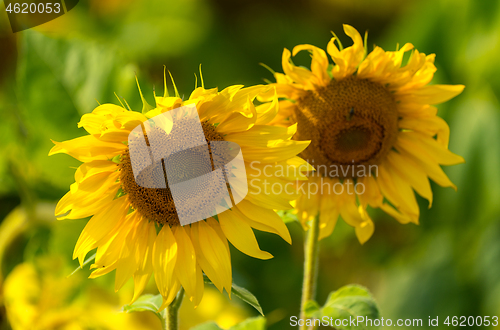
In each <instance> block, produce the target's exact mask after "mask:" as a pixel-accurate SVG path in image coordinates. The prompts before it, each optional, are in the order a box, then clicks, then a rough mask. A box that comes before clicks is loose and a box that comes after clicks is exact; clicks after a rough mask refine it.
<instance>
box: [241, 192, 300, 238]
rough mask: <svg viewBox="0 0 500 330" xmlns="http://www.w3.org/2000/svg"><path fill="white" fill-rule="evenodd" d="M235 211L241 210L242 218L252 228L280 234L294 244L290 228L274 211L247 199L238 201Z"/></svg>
mask: <svg viewBox="0 0 500 330" xmlns="http://www.w3.org/2000/svg"><path fill="white" fill-rule="evenodd" d="M233 211H235V212H241V213H242V214H241V218H242V219H243V220H244V221H245V222H247V223H248V224H249V225H250V226H251V227H252V228H255V229H257V230H262V231H265V232H268V233H273V234H276V235H279V236H281V238H283V239H284V240H285V241H286V242H287V243H288V244H292V238H291V237H290V233H289V232H288V228H287V227H286V225H285V223H284V222H283V220H281V218H280V217H279V216H278V215H277V214H276V213H275V212H274V211H272V210H269V209H264V208H262V207H259V206H258V205H255V204H252V203H250V202H248V201H246V200H243V201H241V202H240V203H238V205H236V207H235V208H234V209H233Z"/></svg>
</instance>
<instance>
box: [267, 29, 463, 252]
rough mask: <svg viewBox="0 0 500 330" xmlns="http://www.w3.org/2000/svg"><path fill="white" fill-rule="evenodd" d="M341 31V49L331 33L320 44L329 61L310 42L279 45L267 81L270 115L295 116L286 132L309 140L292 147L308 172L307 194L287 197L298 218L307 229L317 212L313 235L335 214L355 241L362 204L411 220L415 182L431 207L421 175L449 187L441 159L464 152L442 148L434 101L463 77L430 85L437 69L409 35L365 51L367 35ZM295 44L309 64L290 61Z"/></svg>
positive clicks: (285, 119) (365, 230)
mask: <svg viewBox="0 0 500 330" xmlns="http://www.w3.org/2000/svg"><path fill="white" fill-rule="evenodd" d="M344 31H345V33H346V34H347V35H348V36H349V37H350V38H351V39H352V40H353V45H352V46H350V47H347V48H343V47H342V44H341V43H340V41H339V40H338V38H337V37H336V36H335V35H334V37H333V38H332V39H331V40H330V42H329V43H328V46H327V52H328V54H329V55H330V57H331V59H332V60H333V62H334V64H333V65H332V64H330V63H329V60H328V58H327V55H326V53H325V51H324V50H322V49H320V48H318V47H315V46H312V45H298V46H296V47H295V48H294V49H293V52H290V51H289V50H288V49H285V50H284V51H283V56H282V66H283V72H284V73H274V72H273V73H274V77H275V79H276V83H272V84H271V86H274V87H275V88H276V91H277V93H278V96H279V97H280V98H282V99H281V101H280V112H279V114H278V116H277V117H276V118H275V119H274V120H273V124H277V125H283V126H288V125H292V124H297V125H298V127H297V134H296V135H295V136H294V139H296V140H310V141H311V144H310V145H309V146H308V147H307V148H306V149H305V150H304V151H303V152H302V153H301V156H302V157H303V158H304V159H305V160H307V161H308V162H309V163H310V164H311V165H313V166H314V167H315V168H316V171H315V172H313V173H311V174H310V175H309V181H307V182H303V183H302V184H303V187H302V190H303V191H305V192H306V193H302V195H301V196H300V197H299V199H298V200H297V201H296V211H297V212H298V215H299V219H300V221H301V222H302V224H303V226H304V227H305V228H306V229H307V228H308V225H307V223H308V222H309V221H311V220H312V219H314V218H315V217H316V216H318V215H319V229H320V232H319V239H322V238H324V237H327V236H329V235H330V234H331V233H332V231H333V229H334V227H335V224H336V222H337V219H338V217H339V215H340V216H341V217H342V219H343V220H344V221H345V222H346V223H348V224H349V225H351V226H353V227H354V228H355V232H356V235H357V237H358V240H359V241H360V242H361V243H364V242H366V241H367V240H368V239H369V238H370V237H371V235H372V234H373V232H374V224H373V222H372V220H371V218H370V216H369V214H368V213H367V211H366V210H367V207H368V206H370V207H372V208H380V209H382V210H383V211H385V212H386V213H387V214H389V215H390V216H392V217H393V218H395V219H397V220H398V221H399V222H401V223H409V222H412V223H415V224H418V221H419V207H418V204H417V201H416V198H415V194H414V191H416V192H417V193H418V194H419V195H420V196H422V197H423V198H425V199H427V200H428V201H429V207H430V206H431V205H432V190H431V186H430V183H429V179H431V180H433V181H434V182H436V183H437V184H439V185H440V186H442V187H453V188H455V189H456V187H455V186H454V185H453V183H452V182H451V181H450V180H449V179H448V177H447V176H446V174H445V173H444V172H443V170H442V169H441V167H440V165H455V164H459V163H462V162H464V159H463V158H462V157H460V156H458V155H456V154H454V153H452V152H451V151H449V150H448V141H449V135H450V130H449V127H448V125H447V123H446V122H445V121H444V120H443V119H442V118H440V117H438V116H437V109H436V107H434V106H433V105H435V104H439V103H442V102H445V101H447V100H449V99H451V98H453V97H455V96H457V95H458V94H460V93H461V92H462V90H463V89H464V86H463V85H429V83H430V82H431V80H432V78H433V75H434V72H435V71H436V67H435V66H434V59H435V55H434V54H431V55H425V54H423V53H420V52H419V51H418V50H416V49H414V47H413V45H412V44H409V43H407V44H405V45H404V46H403V47H401V48H400V49H399V50H396V51H384V50H383V49H382V48H380V47H375V48H374V50H373V51H372V52H370V53H368V54H367V52H368V50H367V46H366V40H367V38H366V35H365V40H364V42H363V39H362V38H361V35H360V34H359V33H358V31H357V30H356V29H354V28H353V27H352V26H349V25H344ZM336 42H337V44H338V46H337V45H336ZM303 50H306V51H309V52H310V53H311V57H312V61H311V69H310V70H309V69H307V68H304V67H299V66H295V65H294V64H293V63H292V62H291V56H292V55H293V56H295V55H296V54H297V53H299V52H300V51H303ZM407 52H410V56H409V59H408V60H407V62H406V63H405V64H403V57H404V55H405V54H406V53H407ZM269 96H270V97H272V96H273V95H272V94H270V95H269ZM262 100H263V101H266V96H264V97H262ZM304 187H305V188H304ZM318 187H319V188H321V189H318ZM328 187H329V188H328ZM312 188H313V189H312ZM356 188H357V189H356Z"/></svg>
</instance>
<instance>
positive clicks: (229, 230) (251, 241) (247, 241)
mask: <svg viewBox="0 0 500 330" xmlns="http://www.w3.org/2000/svg"><path fill="white" fill-rule="evenodd" d="M219 223H220V227H221V228H222V231H223V232H224V234H225V235H226V237H227V239H228V240H229V242H231V244H233V246H234V247H235V248H237V249H238V250H240V251H241V252H243V253H245V254H247V255H249V256H251V257H254V258H258V259H264V260H266V259H270V258H272V257H273V256H272V254H270V253H269V252H266V251H262V250H261V249H260V248H259V244H258V243H257V239H256V238H255V234H254V233H253V231H252V228H251V227H250V225H248V224H247V223H246V222H245V221H243V220H242V219H241V218H240V217H238V216H237V214H235V212H233V211H231V210H227V211H225V212H223V213H221V214H219Z"/></svg>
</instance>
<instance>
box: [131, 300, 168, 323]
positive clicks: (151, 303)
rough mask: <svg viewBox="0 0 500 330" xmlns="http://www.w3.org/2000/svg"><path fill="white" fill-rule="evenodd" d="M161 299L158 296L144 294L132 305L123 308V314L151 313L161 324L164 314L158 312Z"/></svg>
mask: <svg viewBox="0 0 500 330" xmlns="http://www.w3.org/2000/svg"><path fill="white" fill-rule="evenodd" d="M162 301H163V298H162V296H161V295H160V294H157V295H156V296H155V295H152V294H145V295H142V296H140V297H139V299H137V300H136V301H135V302H134V303H133V304H130V305H125V306H123V312H127V313H131V312H145V311H149V312H153V313H154V314H155V315H156V316H157V317H158V318H159V319H160V320H161V321H162V322H164V321H165V320H164V313H162V312H158V309H160V306H161V304H162Z"/></svg>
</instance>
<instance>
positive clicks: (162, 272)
mask: <svg viewBox="0 0 500 330" xmlns="http://www.w3.org/2000/svg"><path fill="white" fill-rule="evenodd" d="M177 255H178V245H177V242H176V240H175V237H174V235H173V234H172V231H171V230H170V227H169V226H163V228H162V229H161V230H160V232H159V233H158V236H157V237H156V240H155V243H154V246H153V268H154V276H155V281H156V285H157V286H158V290H159V291H160V294H161V295H162V297H163V305H162V306H161V308H160V309H163V308H165V307H166V306H168V305H169V304H170V303H171V302H172V300H174V298H175V296H176V295H177V291H178V289H179V282H178V281H177V279H176V278H175V276H174V269H175V266H176V263H177Z"/></svg>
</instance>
